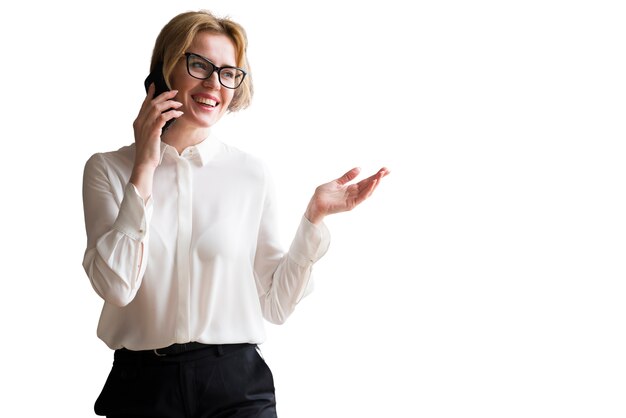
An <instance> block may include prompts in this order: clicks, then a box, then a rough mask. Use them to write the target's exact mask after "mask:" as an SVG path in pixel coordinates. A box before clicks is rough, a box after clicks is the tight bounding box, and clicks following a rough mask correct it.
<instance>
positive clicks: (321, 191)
mask: <svg viewBox="0 0 626 418" xmlns="http://www.w3.org/2000/svg"><path fill="white" fill-rule="evenodd" d="M360 172H361V170H360V169H359V168H353V169H352V170H350V171H348V172H347V173H345V174H344V175H343V176H341V177H339V178H338V179H336V180H333V181H330V182H328V183H325V184H322V185H320V186H318V187H317V188H316V189H315V193H314V194H313V197H312V198H311V202H310V203H309V207H308V208H307V213H306V215H307V218H308V219H309V220H310V221H311V222H313V223H318V222H320V221H321V220H322V219H323V218H324V216H326V215H331V214H333V213H339V212H345V211H349V210H352V209H354V208H355V207H356V206H358V205H359V204H360V203H362V202H363V201H364V200H365V199H367V198H368V197H370V196H371V195H372V193H373V192H374V190H375V189H376V187H378V185H379V184H380V180H381V179H382V178H383V177H385V176H386V175H387V174H389V170H388V169H387V168H385V167H383V168H381V169H380V170H378V172H377V173H376V174H373V175H371V176H369V177H367V178H365V179H363V180H361V181H359V182H357V183H352V184H349V183H350V181H352V180H354V179H355V178H356V177H357V176H358V175H359V173H360Z"/></svg>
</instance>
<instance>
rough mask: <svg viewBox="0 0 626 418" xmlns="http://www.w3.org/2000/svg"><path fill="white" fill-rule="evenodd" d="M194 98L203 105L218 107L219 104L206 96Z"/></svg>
mask: <svg viewBox="0 0 626 418" xmlns="http://www.w3.org/2000/svg"><path fill="white" fill-rule="evenodd" d="M193 100H194V101H195V102H196V103H200V104H202V105H205V106H209V107H216V106H217V105H218V104H219V103H218V102H216V101H215V100H212V99H208V98H206V97H194V98H193Z"/></svg>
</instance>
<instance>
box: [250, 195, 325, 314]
mask: <svg viewBox="0 0 626 418" xmlns="http://www.w3.org/2000/svg"><path fill="white" fill-rule="evenodd" d="M267 187H268V191H267V196H266V200H265V205H264V209H263V216H262V220H261V227H260V229H259V237H258V244H257V254H256V257H255V277H256V281H257V290H258V293H259V300H260V302H261V309H262V312H263V317H264V318H265V319H266V320H268V321H269V322H272V323H275V324H282V323H284V322H285V320H286V319H287V318H288V317H289V316H290V315H291V314H292V313H293V311H294V309H295V308H296V305H297V304H298V302H300V300H301V299H302V298H303V297H304V296H305V295H306V294H307V293H308V292H309V291H310V290H311V289H312V284H313V283H312V280H311V275H312V269H313V265H314V264H315V263H316V262H317V261H318V260H319V259H320V258H321V257H322V256H323V255H324V254H326V251H327V250H328V247H329V245H330V233H329V231H328V229H327V228H326V226H325V225H324V224H320V225H314V224H312V223H311V222H309V221H308V220H307V219H306V218H305V217H304V216H303V217H302V218H301V221H300V225H299V227H298V229H297V231H296V234H295V236H294V238H293V241H292V243H291V245H290V247H289V251H288V252H287V253H286V254H283V253H281V251H280V248H281V247H280V245H279V243H278V242H277V236H278V234H277V211H276V208H275V203H274V201H275V198H274V194H275V193H274V190H273V185H272V184H271V183H270V184H268V186H267Z"/></svg>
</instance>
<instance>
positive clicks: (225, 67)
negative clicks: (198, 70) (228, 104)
mask: <svg viewBox="0 0 626 418" xmlns="http://www.w3.org/2000/svg"><path fill="white" fill-rule="evenodd" d="M192 56H193V57H198V58H200V59H202V60H203V61H206V62H207V63H208V64H210V65H211V66H212V67H213V70H211V72H210V73H209V75H208V76H206V77H205V78H201V77H196V76H195V75H193V74H191V70H190V69H189V58H190V57H192ZM185 60H186V64H187V74H189V75H190V76H192V77H193V78H195V79H197V80H208V79H209V78H211V76H212V75H213V73H214V72H217V79H218V81H219V82H220V84H221V85H222V86H224V87H226V88H227V89H233V90H234V89H236V88H239V87H241V85H242V84H243V80H244V79H245V78H246V75H248V73H247V72H246V70H244V69H243V68H239V67H233V66H232V65H225V66H223V67H218V66H217V65H215V64H213V63H212V62H211V61H209V60H208V59H206V58H205V57H203V56H202V55H198V54H195V53H193V52H185ZM222 70H238V71H241V73H242V74H243V75H242V76H241V80H240V81H239V84H237V85H236V86H235V87H230V86H227V85H225V84H224V83H222V73H221V72H222Z"/></svg>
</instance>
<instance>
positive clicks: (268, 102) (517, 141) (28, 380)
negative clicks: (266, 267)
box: [0, 0, 626, 418]
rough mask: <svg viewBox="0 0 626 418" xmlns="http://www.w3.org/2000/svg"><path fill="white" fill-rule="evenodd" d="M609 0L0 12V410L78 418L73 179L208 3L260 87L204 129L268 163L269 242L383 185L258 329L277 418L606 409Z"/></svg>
mask: <svg viewBox="0 0 626 418" xmlns="http://www.w3.org/2000/svg"><path fill="white" fill-rule="evenodd" d="M620 3H621V2H619V1H602V0H594V1H556V0H542V1H534V0H530V1H517V2H514V1H486V0H479V1H471V2H470V1H460V0H441V1H421V2H410V1H402V0H387V1H377V2H367V1H358V2H357V1H355V2H348V1H340V0H335V1H327V0H323V1H315V2H313V1H310V2H299V1H272V0H269V1H233V0H230V1H210V0H207V1H203V2H199V1H170V2H158V1H149V2H148V1H141V2H140V1H127V2H124V3H123V4H121V3H120V4H117V3H110V2H99V3H94V2H75V3H72V2H68V1H51V2H44V1H40V2H32V1H20V2H13V3H12V4H9V3H6V2H5V3H4V4H5V5H4V6H2V10H1V13H0V16H1V17H0V35H1V36H0V39H1V42H2V55H3V64H2V66H1V68H0V71H1V72H2V73H1V74H2V81H3V85H4V86H3V87H2V89H1V91H2V93H3V94H2V100H1V105H0V106H1V113H0V115H1V118H2V126H3V129H2V131H1V133H0V137H1V138H2V142H3V151H2V154H1V157H0V158H1V161H0V170H1V172H0V174H1V176H0V178H1V182H2V183H1V186H2V195H3V198H2V205H0V208H1V209H0V210H1V211H2V212H1V218H0V219H1V222H2V241H3V243H4V245H3V250H2V252H1V254H2V256H1V257H2V258H1V262H0V277H1V278H2V282H3V292H2V303H1V304H0V309H1V312H0V313H1V316H0V321H1V323H0V335H1V338H2V345H1V346H0V347H1V353H2V360H3V362H2V368H1V370H0V376H1V377H0V379H1V381H2V382H1V383H2V386H3V388H4V389H3V395H2V402H1V404H0V408H4V409H6V411H0V414H1V415H2V416H11V417H18V416H23V417H35V416H54V417H89V416H93V409H92V408H93V402H94V401H95V399H96V397H97V395H98V393H99V391H100V389H101V388H102V385H103V384H104V381H105V379H106V376H107V374H108V371H109V369H110V365H111V360H112V353H111V352H110V350H109V349H108V348H106V346H105V345H104V343H102V342H101V341H100V340H98V339H97V337H96V334H95V330H96V324H97V321H98V317H99V313H100V308H101V301H100V299H99V298H98V297H97V295H96V294H95V292H94V291H93V290H92V289H91V286H90V284H89V281H88V279H87V277H86V275H85V273H84V271H83V270H82V266H81V262H82V257H83V251H84V246H85V234H84V226H83V214H82V198H81V182H82V169H83V165H84V163H85V161H86V160H87V158H88V157H89V156H90V155H91V154H93V153H94V152H99V151H108V150H113V149H117V148H119V147H121V146H123V145H126V144H128V143H130V142H132V141H133V135H132V127H131V125H132V121H133V120H134V118H135V116H136V114H137V111H138V109H139V106H140V103H141V101H142V100H143V97H144V90H143V79H144V77H145V76H146V75H147V71H148V65H149V59H150V54H151V52H152V47H153V43H154V39H155V38H156V36H157V34H158V32H159V30H160V29H161V27H162V26H163V25H164V24H165V23H166V22H167V21H168V20H169V19H170V18H171V17H173V16H174V15H175V14H177V13H180V12H183V11H187V10H197V9H199V8H208V9H212V10H213V11H215V12H217V13H218V14H220V15H230V16H232V17H233V18H234V19H235V20H237V21H239V22H240V23H242V24H243V25H244V26H245V27H246V29H247V31H248V35H249V38H250V46H249V57H250V60H251V63H252V69H253V74H254V81H255V86H256V96H255V98H254V101H253V104H252V106H251V107H250V108H249V109H247V110H245V111H243V112H240V113H239V114H233V115H227V116H226V117H225V118H224V119H223V120H222V121H221V122H220V124H218V129H219V130H220V131H221V132H222V134H221V135H222V138H223V139H225V140H226V142H229V143H231V144H232V145H235V146H238V147H240V148H243V149H244V150H246V151H249V152H251V153H254V154H257V155H259V156H261V157H262V158H264V159H265V160H266V161H268V163H269V165H270V167H271V168H272V170H273V174H274V177H275V178H276V180H277V182H278V185H277V186H278V191H279V196H280V199H281V213H282V214H283V220H284V222H283V225H282V230H281V234H283V235H284V239H285V245H286V246H287V245H288V244H289V242H290V239H291V236H292V234H293V233H294V232H295V227H296V226H297V223H298V220H299V218H300V216H301V214H302V213H303V211H304V208H305V206H306V203H307V201H308V198H309V197H310V195H311V194H312V192H313V189H314V188H315V186H317V185H318V184H320V183H323V182H326V181H329V180H331V179H333V178H335V177H338V176H339V175H341V174H342V173H343V172H345V171H346V170H348V169H349V168H351V167H353V166H361V167H362V168H363V170H364V172H365V173H364V174H370V173H373V172H374V171H375V170H377V169H378V168H379V167H381V166H383V165H385V166H387V167H389V168H390V169H391V171H392V174H391V175H390V176H389V177H388V178H386V179H385V181H384V182H383V184H381V186H380V188H379V189H378V190H377V192H376V193H375V195H374V196H373V197H372V198H371V199H370V200H368V201H367V202H366V203H364V204H363V205H362V206H361V207H359V208H358V209H357V210H355V211H354V212H351V213H348V214H340V215H336V216H334V217H331V218H328V220H327V224H328V226H329V228H330V230H331V233H332V244H331V248H330V250H329V253H328V254H327V256H326V257H325V258H323V259H322V260H321V261H320V262H319V263H318V264H317V266H316V270H315V275H316V283H317V287H316V291H315V292H314V293H313V294H312V295H311V296H309V297H308V298H306V299H305V300H303V301H302V303H301V304H300V306H299V307H298V309H297V310H296V312H295V313H294V315H293V316H292V317H291V318H290V319H289V321H288V322H287V323H286V324H285V325H283V326H280V327H278V326H272V325H268V340H267V342H266V343H265V344H263V346H262V348H263V351H264V354H265V357H266V359H267V361H268V363H269V365H270V367H271V368H272V369H273V371H274V377H275V380H276V387H277V398H278V408H279V409H278V410H279V414H280V416H281V417H283V418H308V417H315V418H319V417H331V418H334V417H341V418H344V417H420V418H422V417H423V418H439V417H442V418H443V417H446V418H448V417H454V418H458V417H481V418H487V417H494V418H496V417H497V418H502V417H507V418H509V417H533V418H538V417H550V418H554V417H568V418H572V417H594V418H596V417H603V418H609V417H624V416H626V398H624V393H626V354H625V353H626V338H625V337H624V331H625V319H626V315H625V314H626V304H625V303H624V298H625V292H626V282H625V272H626V268H625V257H624V254H625V251H626V221H625V216H624V215H625V213H626V195H625V193H624V183H625V182H624V180H625V179H626V165H625V164H624V162H625V157H626V155H625V151H626V144H625V139H626V136H625V123H624V115H625V110H626V102H625V101H626V99H625V98H626V94H625V93H626V77H624V74H626V59H625V53H624V46H625V45H624V41H625V40H626V33H625V32H626V29H625V28H626V26H625V25H624V22H625V20H626V14H625V13H624V11H623V10H622V9H621V8H620V7H619V6H620ZM7 411H11V412H10V413H9V412H7Z"/></svg>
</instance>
